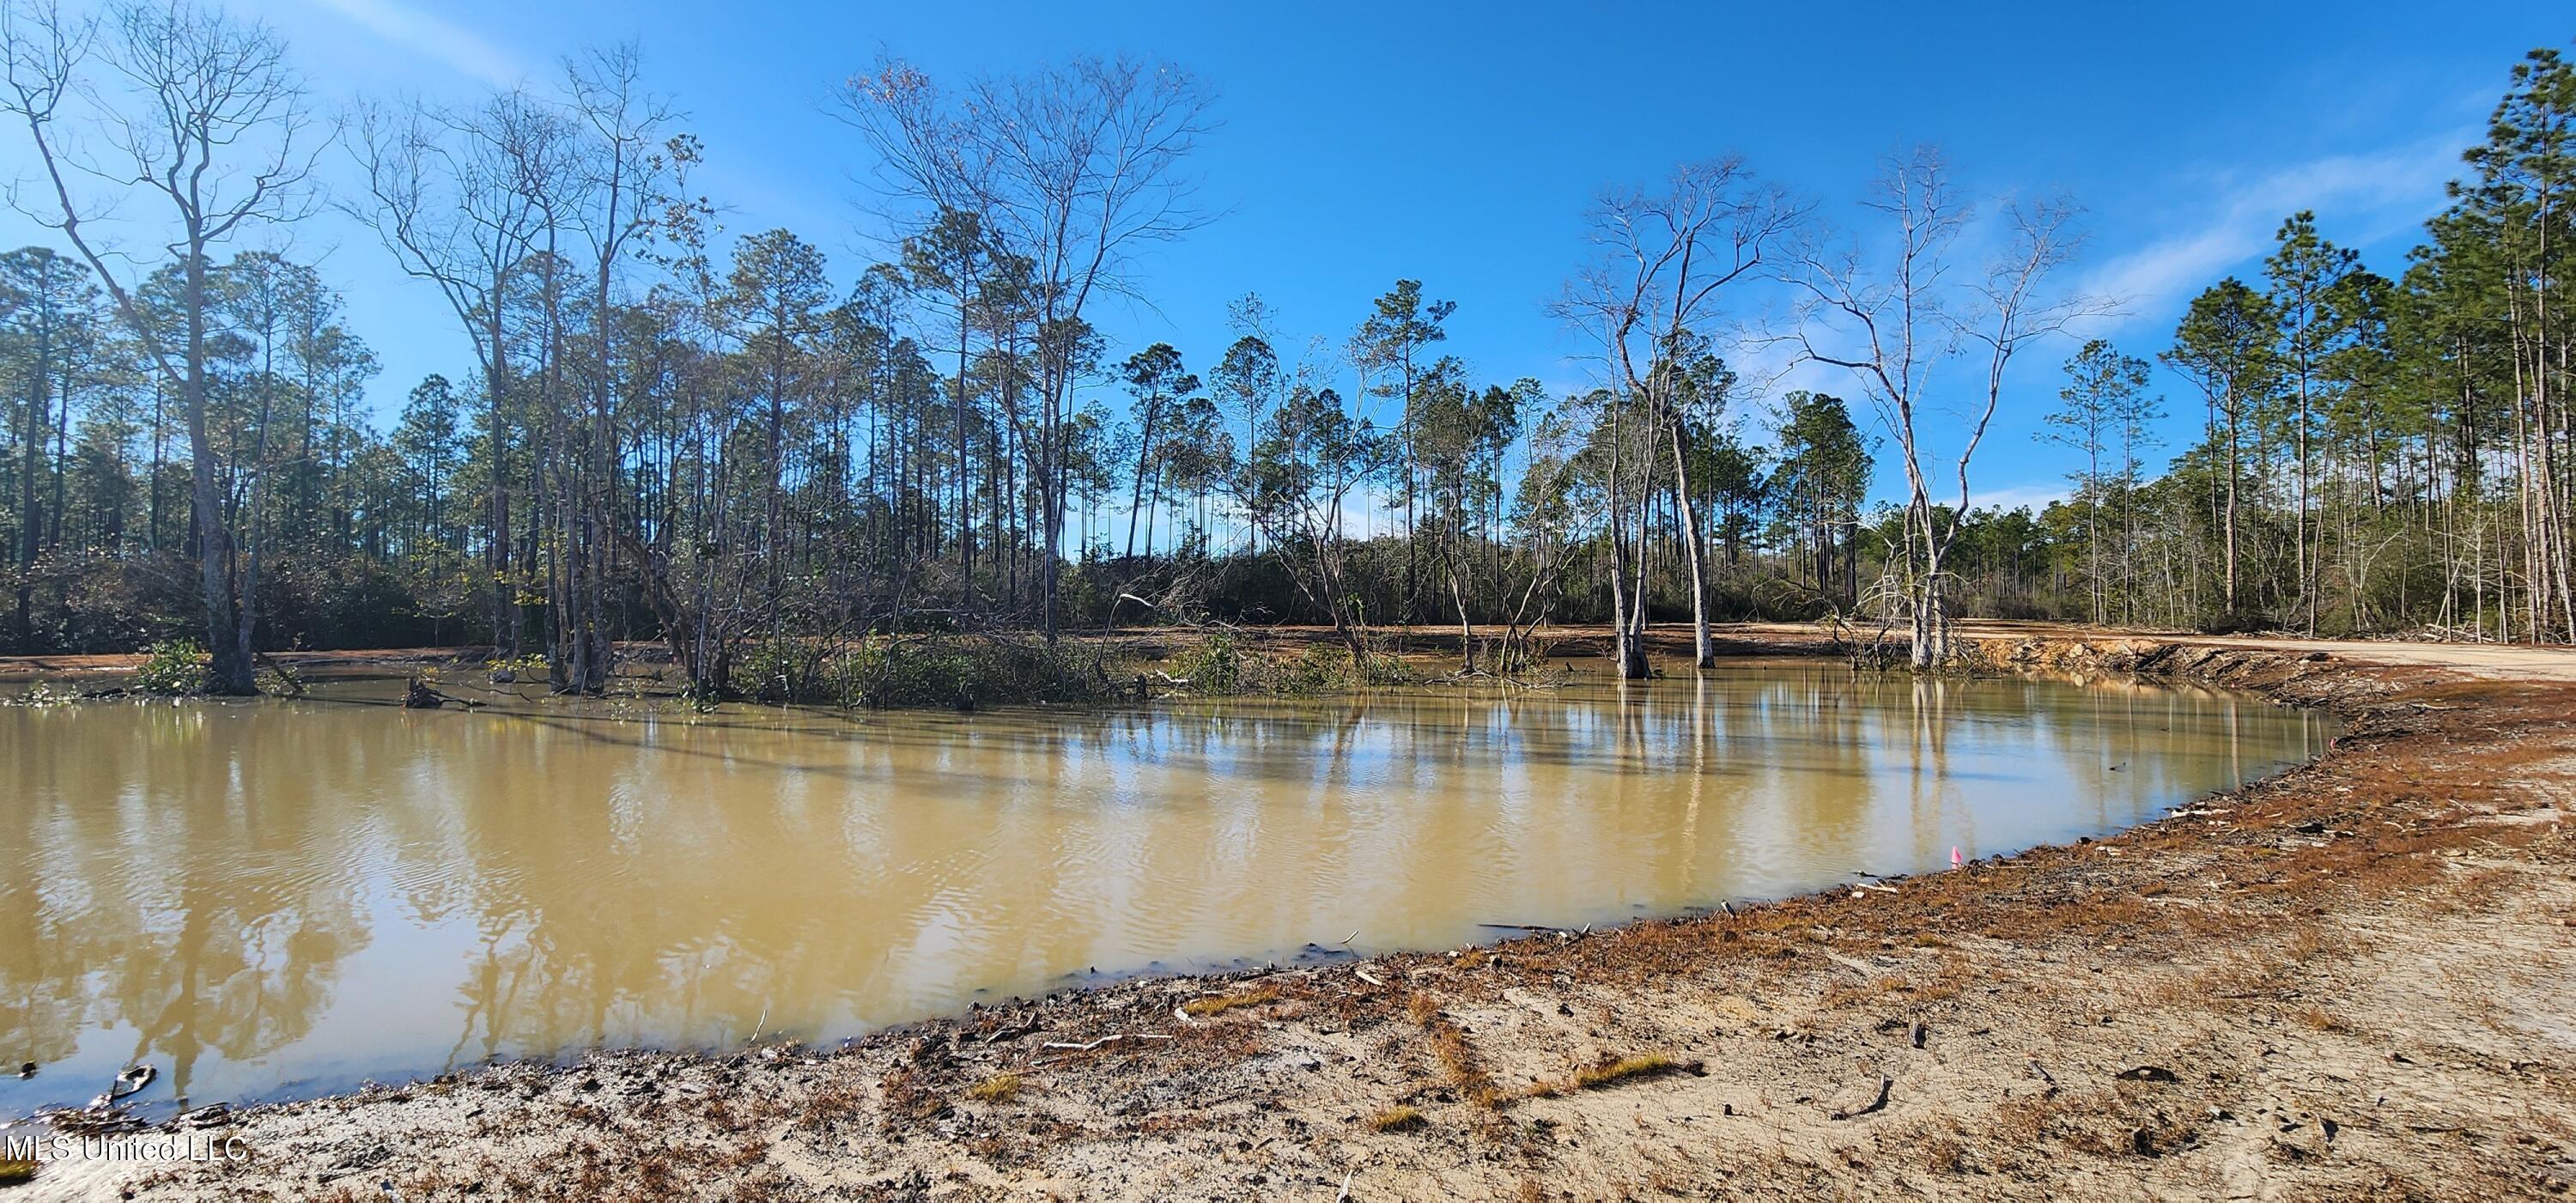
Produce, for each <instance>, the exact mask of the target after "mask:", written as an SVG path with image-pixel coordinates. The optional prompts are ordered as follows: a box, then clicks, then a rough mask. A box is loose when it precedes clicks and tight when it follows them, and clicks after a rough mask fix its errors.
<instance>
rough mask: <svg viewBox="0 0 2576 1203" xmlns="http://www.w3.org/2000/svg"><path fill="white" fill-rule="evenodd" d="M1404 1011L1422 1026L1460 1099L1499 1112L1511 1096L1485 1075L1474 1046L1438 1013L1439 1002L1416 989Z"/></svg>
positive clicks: (1433, 1055)
mask: <svg viewBox="0 0 2576 1203" xmlns="http://www.w3.org/2000/svg"><path fill="white" fill-rule="evenodd" d="M1405 1011H1406V1013H1407V1014H1410V1015H1411V1016H1412V1017H1413V1022H1415V1023H1417V1024H1420V1025H1421V1026H1422V1034H1423V1037H1424V1038H1425V1039H1426V1040H1427V1041H1429V1043H1430V1045H1431V1056H1432V1058H1433V1059H1435V1060H1437V1061H1438V1062H1439V1063H1440V1068H1441V1070H1442V1072H1444V1073H1445V1074H1447V1075H1448V1078H1449V1084H1450V1085H1451V1086H1453V1087H1456V1088H1457V1091H1458V1097H1459V1098H1461V1099H1464V1100H1466V1101H1467V1103H1468V1104H1469V1105H1471V1106H1474V1107H1476V1108H1477V1109H1479V1110H1483V1111H1495V1110H1499V1109H1501V1108H1502V1107H1503V1106H1504V1105H1505V1104H1506V1103H1509V1102H1510V1101H1511V1096H1510V1094H1508V1093H1507V1092H1505V1091H1504V1090H1503V1089H1502V1088H1501V1087H1499V1086H1496V1085H1495V1084H1494V1079H1493V1076H1492V1075H1491V1074H1488V1073H1487V1072H1485V1066H1484V1062H1483V1059H1482V1058H1479V1057H1478V1056H1477V1055H1476V1048H1475V1046H1474V1045H1473V1044H1470V1043H1468V1041H1467V1033H1466V1032H1465V1031H1464V1030H1462V1029H1460V1028H1459V1026H1458V1025H1457V1023H1455V1022H1454V1021H1452V1020H1451V1019H1450V1018H1449V1017H1448V1016H1447V1015H1445V1014H1442V1013H1441V1010H1440V1000H1439V999H1437V998H1434V997H1432V996H1431V994H1430V993H1429V992H1428V991H1422V990H1416V991H1414V992H1413V996H1412V997H1411V998H1409V999H1407V1000H1406V1001H1405Z"/></svg>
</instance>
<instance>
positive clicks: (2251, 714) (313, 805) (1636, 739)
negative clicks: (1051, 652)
mask: <svg viewBox="0 0 2576 1203" xmlns="http://www.w3.org/2000/svg"><path fill="white" fill-rule="evenodd" d="M393 688H394V687H393V686H392V685H391V684H390V683H352V684H343V685H336V686H330V687H327V688H326V689H325V691H324V693H325V695H326V696H324V697H322V698H320V699H317V700H312V701H306V702H297V703H279V702H258V703H240V704H207V705H185V706H170V705H166V704H164V705H145V704H133V705H126V704H105V705H96V706H84V707H75V708H66V709H52V710H30V709H5V710H0V780H7V781H10V782H12V783H15V788H13V790H12V791H11V793H10V794H9V795H8V796H5V797H0V1058H6V1059H7V1060H8V1061H10V1062H12V1063H13V1064H14V1063H15V1062H16V1061H19V1060H35V1061H38V1062H40V1063H42V1064H43V1065H44V1066H45V1069H44V1072H43V1073H42V1074H41V1075H40V1076H39V1077H38V1078H36V1079H35V1080H33V1081H30V1082H18V1081H15V1080H7V1081H0V1111H7V1112H21V1111H25V1110H27V1109H30V1108H32V1107H34V1106H36V1105H38V1104H40V1103H45V1102H54V1101H80V1100H86V1099H87V1098H88V1097H89V1096H90V1095H92V1094H95V1093H96V1092H97V1091H98V1090H99V1089H100V1088H101V1087H102V1086H103V1085H104V1083H105V1081H106V1079H107V1077H108V1076H109V1075H111V1074H113V1073H114V1072H115V1070H116V1069H117V1068H118V1067H120V1066H122V1065H123V1064H125V1063H126V1062H127V1061H128V1060H129V1059H138V1058H139V1059H143V1060H148V1061H151V1062H153V1063H154V1064H157V1065H159V1066H160V1067H161V1068H162V1069H163V1070H164V1071H165V1072H164V1075H163V1077H162V1079H161V1081H160V1082H159V1083H156V1084H155V1086H154V1088H153V1092H152V1093H153V1094H154V1095H155V1096H156V1097H159V1098H162V1099H167V1098H168V1097H169V1096H170V1094H171V1093H173V1092H174V1091H180V1090H184V1091H186V1092H188V1093H189V1094H191V1095H193V1096H194V1097H195V1099H196V1101H199V1102H206V1101H212V1100H215V1099H220V1098H239V1097H257V1096H263V1095H273V1094H279V1093H295V1092H299V1091H314V1090H321V1089H326V1088H330V1087H334V1086H339V1085H345V1084H347V1083H349V1082H352V1081H354V1080H356V1079H358V1078H361V1077H366V1076H371V1075H372V1076H378V1077H388V1078H391V1077H399V1076H403V1075H408V1074H413V1073H419V1072H434V1071H436V1070H438V1069H441V1068H444V1067H447V1066H451V1065H463V1064H470V1063H473V1062H475V1061H478V1060H481V1059H484V1058H486V1057H490V1056H495V1055H522V1054H538V1055H544V1054H552V1053H559V1052H565V1051H571V1050H577V1049H579V1048H581V1047H585V1046H588V1045H591V1044H596V1043H602V1042H608V1043H619V1042H626V1043H634V1042H644V1043H658V1044H723V1043H730V1042H735V1041H740V1040H742V1039H743V1038H745V1037H746V1036H747V1035H748V1034H749V1033H750V1031H751V1029H752V1028H753V1026H754V1025H755V1024H758V1023H762V1022H764V1020H763V1016H764V1015H765V1016H766V1020H765V1022H766V1024H767V1026H768V1029H769V1030H772V1031H782V1030H783V1031H790V1032H796V1033H800V1034H804V1035H808V1036H838V1035H846V1034H852V1033H856V1032H859V1031H862V1030H865V1029H866V1028H868V1027H870V1026H874V1025H879V1024H884V1023H890V1022H896V1021H901V1020H905V1019H911V1018H918V1017H920V1016H923V1015H925V1014H931V1013H936V1012H940V1011H947V1010H954V1009H957V1008H960V1007H962V1006H964V1005H965V1003H966V1002H967V1001H969V1000H971V999H974V998H977V997H988V996H999V995H1008V994H1014V993H1019V994H1028V993H1037V992H1042V991H1044V990H1046V989H1048V988H1050V986H1051V985H1053V984H1057V983H1060V982H1061V981H1062V980H1063V979H1064V975H1065V974H1067V973H1076V974H1080V973H1085V972H1088V971H1090V970H1092V969H1095V968H1096V969H1098V970H1100V971H1102V972H1124V971H1133V970H1137V969H1141V968H1145V967H1148V966H1160V967H1164V968H1170V969H1188V968H1191V967H1194V966H1206V965H1211V964H1221V963H1226V962H1229V961H1231V960H1232V959H1233V958H1236V957H1245V956H1248V957H1256V958H1257V957H1263V956H1272V955H1287V954H1291V953H1293V952H1295V951H1296V950H1297V949H1298V948H1300V947H1302V946H1304V945H1305V944H1307V943H1308V942H1310V941H1311V942H1316V943H1321V944H1327V945H1330V944H1338V943H1339V942H1341V941H1342V940H1343V939H1345V938H1346V937H1349V936H1351V934H1352V933H1353V932H1357V933H1358V935H1357V938H1356V941H1355V943H1356V945H1357V946H1358V947H1359V948H1361V949H1363V950H1367V949H1375V948H1387V947H1398V946H1423V947H1430V946H1441V945H1449V944H1456V943H1460V942H1463V941H1466V940H1471V939H1477V938H1480V937H1482V936H1486V935H1491V934H1492V933H1491V932H1490V931H1486V930H1482V929H1479V928H1478V927H1477V925H1478V924H1480V923H1561V924H1568V925H1578V924H1582V923H1587V922H1602V921H1615V920H1618V919H1623V918H1628V917H1632V916H1634V915H1637V914H1640V913H1648V912H1672V911H1679V910H1682V909H1684V908H1687V907H1691V906H1699V905H1708V904H1711V903H1714V902H1715V901H1716V900H1718V899H1720V898H1732V897H1765V896H1777V895H1781V894H1787V893H1794V892H1798V891H1802V890H1808V889H1814V888H1817V887H1820V886H1823V885H1826V884H1830V883H1831V882H1833V881H1836V880H1839V879H1845V878H1847V877H1848V876H1849V875H1850V874H1851V873H1852V872H1854V871H1856V870H1864V869H1865V870H1868V871H1871V872H1876V873H1897V872H1909V871H1920V870H1927V869H1935V868H1939V867H1942V866H1944V865H1946V864H1947V863H1948V860H1949V851H1950V848H1951V847H1952V846H1954V845H1955V846H1958V847H1959V848H1960V849H1961V850H1962V852H1963V853H1964V854H1966V855H1969V856H1978V855H1984V854H1988V853H1993V852H1998V851H2006V850H2010V849H2013V848H2018V847H2024V846H2027V845H2030V844H2033V843H2042V842H2053V841H2058V840H2064V839H2070V838H2072V837H2074V836H2076V835H2078V834H2087V833H2097V832H2102V831H2106V830H2110V829H2115V828H2118V827H2121V826H2125V825H2127V824H2129V823H2133V822H2136V821H2139V820H2141V819H2144V818H2147V817H2151V816H2152V815H2153V814H2155V813H2156V812H2158V811H2160V810H2162V809H2164V808H2167V807H2171V806H2175V805H2180V804H2182V803H2185V802H2187V801H2189V800H2190V799H2192V798H2194V797H2196V796H2198V795H2200V794H2202V793H2206V792H2208V791H2210V790H2214V789H2223V788H2226V787H2228V786H2231V785H2234V784H2236V783H2238V782H2239V781H2241V780H2244V779H2245V778H2247V777H2250V776H2255V775H2260V774H2263V773H2266V772H2270V771H2272V770H2274V769H2276V768H2278V767H2280V766H2282V765H2284V764H2286V763H2290V762H2292V761H2295V760H2298V759H2301V758H2304V757H2306V756H2309V755H2313V754H2314V753H2316V752H2317V751H2320V750H2322V749H2323V747H2324V742H2325V739H2326V737H2327V735H2328V734H2330V732H2329V731H2328V729H2327V727H2326V725H2325V720H2322V719H2319V718H2316V717H2313V716H2307V715H2302V714H2297V713H2292V712H2288V711H2282V710H2278V709H2274V708H2271V707H2268V706H2264V705H2262V704H2260V703H2256V702H2251V701H2247V700H2243V699H2238V698H2234V697H2230V696H2227V695H2221V694H2214V693H2206V692H2193V691H2160V690H2148V689H2140V688H2133V687H2126V686H2092V687H2078V686H2075V685H2071V684H2065V683H2059V682H2051V681H2031V680H2021V679H2013V680H1998V681H1977V682H1915V681H1912V680H1910V679H1906V678H1902V677H1894V678H1885V679H1879V678H1854V677H1853V676H1852V675H1851V674H1850V673H1849V672H1848V671H1846V670H1845V669H1843V668H1842V667H1841V666H1839V665H1833V664H1827V663H1822V662H1816V661H1774V662H1761V663H1755V664H1744V663H1738V664H1734V665H1730V666H1729V667H1727V668H1725V669H1722V670H1720V671H1717V672H1715V673H1712V674H1709V675H1707V676H1705V677H1700V678H1693V677H1691V676H1689V675H1687V674H1679V675H1676V676H1675V677H1673V678H1671V679H1666V680H1662V681H1657V682H1655V683H1653V684H1652V685H1651V686H1647V687H1642V688H1633V689H1631V690H1629V691H1628V692H1626V693H1625V694H1624V695H1623V694H1622V692H1621V691H1620V690H1618V689H1617V688H1616V687H1614V686H1612V685H1610V684H1607V683H1602V682H1589V683H1584V684H1578V685H1574V686H1569V687H1567V688H1564V689H1559V690H1547V691H1539V692H1532V693H1524V694H1520V695H1517V696H1510V697H1502V696H1492V695H1487V696H1460V695H1455V694H1413V695H1394V696H1388V695H1380V696H1374V697H1367V698H1347V699H1346V698H1332V699H1316V700H1306V701H1277V700H1250V699H1247V700H1237V701H1228V702H1221V703H1206V704H1194V705H1184V706H1177V707H1170V708H1164V709H1156V710H1136V711H1110V712H1079V711H1075V712H1038V711H1000V712H988V713H985V714H980V715H974V716H957V715H950V714H844V713H837V712H823V711H774V710H757V709H752V710H742V711H732V712H727V713H725V714H723V715H720V716H716V717H714V718H712V719H699V718H695V717H692V716H688V715H685V714H680V713H676V712H674V713H656V712H654V711H652V710H650V709H649V708H643V709H639V708H637V707H633V706H628V707H626V708H625V709H624V710H623V711H622V712H618V713H610V712H604V711H600V710H595V709H588V708H584V707H580V706H576V707H572V708H569V709H559V708H556V707H551V706H537V705H532V706H529V707H525V708H523V709H526V710H528V711H530V712H529V713H519V714H511V713H500V712H497V711H495V710H487V711H483V712H480V713H474V714H465V713H459V712H454V711H447V712H436V713H414V712H405V711H402V710H400V709H397V708H393V707H391V706H389V705H385V704H382V703H384V702H386V701H387V700H389V699H390V697H391V696H392V692H393Z"/></svg>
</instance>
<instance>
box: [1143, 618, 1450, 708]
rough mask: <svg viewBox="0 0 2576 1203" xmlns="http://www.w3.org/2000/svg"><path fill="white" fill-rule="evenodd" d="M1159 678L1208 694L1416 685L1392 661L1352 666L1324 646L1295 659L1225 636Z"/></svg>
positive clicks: (1193, 650)
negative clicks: (1411, 683) (1409, 683)
mask: <svg viewBox="0 0 2576 1203" xmlns="http://www.w3.org/2000/svg"><path fill="white" fill-rule="evenodd" d="M1163 676H1164V679H1165V682H1166V683H1167V684H1170V685H1172V686H1174V687H1175V688H1180V689H1186V690H1189V691H1190V692H1192V693H1207V694H1231V693H1278V694H1307V693H1338V692H1345V691H1348V690H1354V689H1365V688H1368V687H1370V686H1381V685H1401V684H1404V683H1406V682H1409V681H1411V680H1413V679H1414V673H1413V670H1412V668H1411V666H1409V665H1407V664H1405V662H1404V661H1402V660H1400V659H1397V658H1396V657H1394V656H1387V655H1378V654H1371V655H1370V656H1369V657H1368V658H1367V660H1366V661H1365V662H1354V659H1353V657H1352V655H1351V649H1349V648H1348V647H1345V646H1343V645H1341V644H1338V643H1322V642H1316V643H1308V644H1306V645H1305V646H1303V647H1302V648H1300V649H1298V650H1297V652H1296V653H1295V654H1293V655H1287V654H1271V653H1270V652H1269V650H1268V649H1267V648H1265V647H1263V646H1262V645H1260V644H1257V643H1250V642H1247V641H1245V640H1241V639H1238V638H1236V636H1235V635H1234V633H1233V632H1231V631H1225V630H1218V631H1214V632H1211V633H1210V634H1209V635H1207V636H1206V637H1205V638H1203V639H1201V640H1199V641H1198V642H1196V643H1193V644H1191V645H1190V646H1188V647H1185V648H1182V649H1181V650H1179V651H1177V652H1175V653H1173V654H1172V657H1171V659H1169V660H1167V661H1165V662H1164V665H1163Z"/></svg>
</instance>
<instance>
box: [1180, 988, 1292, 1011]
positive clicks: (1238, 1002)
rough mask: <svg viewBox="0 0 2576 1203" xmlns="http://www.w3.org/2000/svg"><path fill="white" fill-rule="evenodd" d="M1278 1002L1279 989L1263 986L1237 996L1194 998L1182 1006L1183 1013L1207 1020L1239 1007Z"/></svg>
mask: <svg viewBox="0 0 2576 1203" xmlns="http://www.w3.org/2000/svg"><path fill="white" fill-rule="evenodd" d="M1277 1001H1279V987H1277V986H1262V987H1260V988H1258V989H1253V990H1245V991H1242V992H1240V993H1236V994H1224V995H1218V996H1216V997H1212V998H1193V999H1191V1000H1190V1001H1188V1002H1185V1003H1182V1004H1181V1013H1182V1014H1184V1015H1188V1016H1190V1017H1192V1018H1194V1019H1206V1018H1208V1017H1209V1016H1212V1015H1223V1014H1225V1013H1226V1012H1228V1011H1231V1010H1234V1009H1236V1008H1238V1007H1257V1006H1260V1005H1261V1004H1263V1003H1267V1002H1277Z"/></svg>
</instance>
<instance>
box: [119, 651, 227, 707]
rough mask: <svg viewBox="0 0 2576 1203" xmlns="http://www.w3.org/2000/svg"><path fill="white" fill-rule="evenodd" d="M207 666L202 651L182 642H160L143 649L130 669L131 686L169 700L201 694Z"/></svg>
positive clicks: (205, 682)
mask: <svg viewBox="0 0 2576 1203" xmlns="http://www.w3.org/2000/svg"><path fill="white" fill-rule="evenodd" d="M210 663H211V661H210V660H209V658H208V657H207V655H206V649H204V648H202V647H199V646H197V645H196V644H195V643H194V642H191V641H189V640H186V639H164V640H162V641H161V642H159V643H155V644H153V645H152V646H151V647H150V648H148V649H145V651H144V653H143V662H142V663H141V664H138V665H135V666H134V687H135V688H136V689H139V690H142V691H143V692H145V693H157V694H162V695H165V696H170V697H177V696H180V695H185V694H197V693H204V692H205V691H206V685H207V680H206V674H207V672H208V666H209V664H210Z"/></svg>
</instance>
